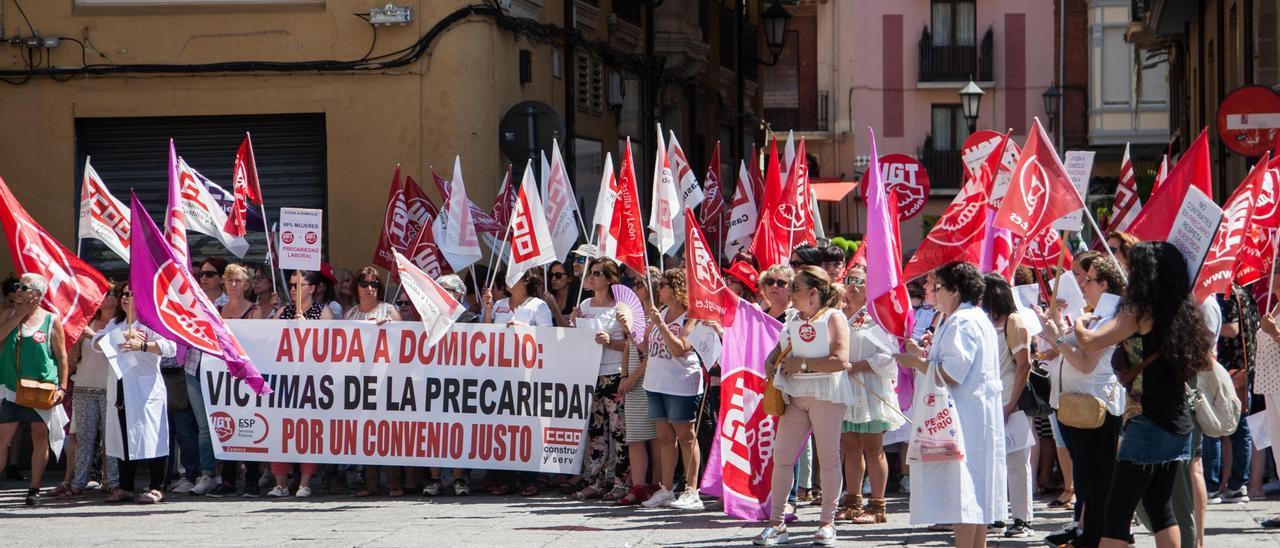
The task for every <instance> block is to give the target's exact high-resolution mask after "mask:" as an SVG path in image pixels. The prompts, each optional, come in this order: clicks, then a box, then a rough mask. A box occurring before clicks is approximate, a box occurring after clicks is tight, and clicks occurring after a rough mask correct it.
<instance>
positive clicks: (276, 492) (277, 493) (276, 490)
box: [267, 485, 289, 499]
mask: <svg viewBox="0 0 1280 548" xmlns="http://www.w3.org/2000/svg"><path fill="white" fill-rule="evenodd" d="M287 496H289V488H288V487H285V486H283V485H277V486H275V487H272V488H271V490H270V491H267V498H270V499H278V498H283V497H287Z"/></svg>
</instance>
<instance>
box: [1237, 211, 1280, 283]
mask: <svg viewBox="0 0 1280 548" xmlns="http://www.w3.org/2000/svg"><path fill="white" fill-rule="evenodd" d="M1254 210H1255V211H1256V210H1257V208H1256V207H1255V208H1254ZM1275 234H1276V230H1275V229H1274V228H1265V227H1262V226H1258V225H1257V224H1256V223H1255V224H1253V225H1251V226H1250V227H1249V230H1248V232H1247V233H1246V234H1245V238H1244V245H1243V246H1241V248H1240V254H1239V255H1237V256H1236V271H1235V275H1234V277H1235V280H1236V283H1238V284H1240V285H1249V284H1251V283H1253V282H1256V281H1259V280H1265V279H1267V278H1268V276H1270V275H1271V269H1272V267H1274V266H1275V249H1274V248H1273V247H1272V246H1273V245H1274V244H1273V243H1272V242H1274V241H1275V240H1274V238H1275Z"/></svg>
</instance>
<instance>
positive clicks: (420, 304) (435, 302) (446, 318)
mask: <svg viewBox="0 0 1280 548" xmlns="http://www.w3.org/2000/svg"><path fill="white" fill-rule="evenodd" d="M424 232H430V231H429V230H427V231H424ZM392 253H393V254H394V255H395V258H396V270H397V271H398V272H399V273H400V284H401V287H403V288H404V292H405V294H406V295H408V296H409V300H410V301H412V302H413V307H414V308H416V309H417V310H418V316H419V317H421V318H422V325H423V326H424V327H426V333H425V335H426V345H427V346H428V347H430V346H435V344H436V343H437V342H440V338H441V337H444V334H445V333H447V332H448V331H449V328H451V327H453V324H454V322H456V321H458V317H459V316H461V315H462V313H463V312H465V311H466V307H464V306H462V305H461V304H460V303H458V301H457V300H455V299H454V298H453V295H450V294H449V292H448V291H445V289H444V288H443V287H440V284H438V283H436V281H435V279H434V277H433V276H431V275H430V274H428V273H427V272H423V271H422V270H420V269H419V268H418V267H417V266H414V264H413V262H411V261H410V260H409V259H408V258H406V257H405V256H404V255H401V254H400V252H398V251H393V252H392Z"/></svg>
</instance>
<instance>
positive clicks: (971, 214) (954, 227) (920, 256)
mask: <svg viewBox="0 0 1280 548" xmlns="http://www.w3.org/2000/svg"><path fill="white" fill-rule="evenodd" d="M986 205H987V189H986V185H984V184H983V182H982V179H981V177H972V178H970V179H969V180H968V181H967V182H965V184H964V186H963V187H961V188H960V193H959V194H956V197H955V199H953V200H951V205H949V206H947V209H946V210H945V211H943V212H942V216H941V217H938V221H937V222H936V223H934V225H933V228H931V229H929V234H928V235H926V236H925V238H924V241H922V242H920V247H918V248H916V252H915V253H914V254H912V255H911V260H910V261H909V262H908V263H907V266H906V268H905V269H903V271H902V278H903V279H904V280H914V279H916V278H919V277H920V276H923V275H925V274H927V273H929V271H931V270H934V269H936V268H938V267H941V266H943V265H945V264H947V263H949V262H952V261H967V262H971V263H974V264H979V263H980V262H981V260H982V236H983V234H984V232H985V228H986V226H987V207H986Z"/></svg>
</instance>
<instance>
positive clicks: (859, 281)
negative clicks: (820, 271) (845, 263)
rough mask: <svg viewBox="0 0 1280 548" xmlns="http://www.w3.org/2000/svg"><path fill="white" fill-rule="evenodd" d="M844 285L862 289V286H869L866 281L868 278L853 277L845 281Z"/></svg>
mask: <svg viewBox="0 0 1280 548" xmlns="http://www.w3.org/2000/svg"><path fill="white" fill-rule="evenodd" d="M844 284H845V285H851V286H854V287H862V286H864V285H867V279H866V278H853V277H849V278H845V279H844Z"/></svg>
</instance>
